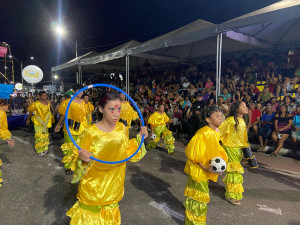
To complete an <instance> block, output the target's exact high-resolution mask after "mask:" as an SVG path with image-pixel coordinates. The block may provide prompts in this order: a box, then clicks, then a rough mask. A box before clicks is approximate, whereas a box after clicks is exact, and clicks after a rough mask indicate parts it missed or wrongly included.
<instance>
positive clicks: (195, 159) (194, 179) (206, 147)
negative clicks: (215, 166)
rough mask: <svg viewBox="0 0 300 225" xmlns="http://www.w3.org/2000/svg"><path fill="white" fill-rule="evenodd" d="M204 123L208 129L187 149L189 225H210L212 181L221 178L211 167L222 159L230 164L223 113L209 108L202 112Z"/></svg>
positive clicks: (218, 108)
mask: <svg viewBox="0 0 300 225" xmlns="http://www.w3.org/2000/svg"><path fill="white" fill-rule="evenodd" d="M201 117H202V120H203V122H205V124H206V126H204V127H203V128H201V129H200V130H198V131H197V133H196V134H195V136H193V138H192V139H191V141H190V142H189V144H188V146H187V147H186V149H185V154H186V156H187V162H186V165H185V168H184V172H185V173H186V174H188V182H187V185H186V188H185V192H184V194H185V196H186V200H185V202H184V207H185V224H186V225H190V224H201V225H205V224H206V213H207V204H208V202H209V200H210V198H209V190H208V183H209V180H212V181H214V182H217V179H218V174H216V173H213V172H212V170H211V166H209V162H210V159H212V158H214V157H221V158H223V159H224V160H225V161H227V155H226V153H225V151H224V149H223V148H222V146H221V145H220V143H219V141H220V133H219V130H218V126H220V125H221V123H222V122H223V114H222V109H221V108H220V107H218V106H209V107H206V108H205V109H204V111H203V112H202V115H201Z"/></svg>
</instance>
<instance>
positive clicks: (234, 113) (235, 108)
mask: <svg viewBox="0 0 300 225" xmlns="http://www.w3.org/2000/svg"><path fill="white" fill-rule="evenodd" d="M242 103H243V102H242V101H237V102H234V103H232V104H231V107H230V111H229V114H228V117H230V116H233V118H234V121H235V125H234V127H235V130H237V128H238V125H239V120H238V109H239V107H240V105H241V104H242ZM243 119H244V120H246V119H245V115H244V116H243Z"/></svg>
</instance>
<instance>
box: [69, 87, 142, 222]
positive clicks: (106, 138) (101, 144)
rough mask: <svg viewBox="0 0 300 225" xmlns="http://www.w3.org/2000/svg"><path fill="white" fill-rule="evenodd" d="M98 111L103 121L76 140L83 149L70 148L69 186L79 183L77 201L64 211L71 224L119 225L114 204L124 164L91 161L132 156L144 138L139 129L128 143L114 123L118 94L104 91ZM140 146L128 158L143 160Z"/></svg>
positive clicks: (121, 128)
mask: <svg viewBox="0 0 300 225" xmlns="http://www.w3.org/2000/svg"><path fill="white" fill-rule="evenodd" d="M99 106H100V107H99V110H100V112H101V113H102V114H103V118H102V120H101V121H100V122H97V123H96V124H92V125H89V126H88V127H87V128H86V129H85V130H84V131H83V132H82V133H81V134H80V135H79V137H78V139H77V143H78V145H79V146H80V147H81V148H82V149H83V150H79V151H78V150H77V149H76V148H74V149H73V153H74V154H73V156H74V159H75V160H76V168H75V173H74V177H73V181H72V182H73V183H74V182H77V181H79V180H80V183H79V186H78V194H77V198H78V201H77V202H76V203H75V205H74V206H73V207H72V208H71V209H70V210H69V211H68V212H67V215H68V216H69V217H71V222H70V224H71V225H81V224H85V225H95V224H98V225H100V224H103V225H104V224H114V225H117V224H121V216H120V211H119V205H118V202H119V201H121V199H122V198H123V195H124V181H125V170H126V163H125V162H124V163H121V164H104V163H99V162H95V161H91V159H90V157H91V156H92V155H93V156H94V157H96V158H100V159H101V160H105V161H118V160H122V159H125V158H127V157H128V156H130V155H132V154H133V153H134V152H135V151H136V149H137V148H138V146H139V145H140V142H141V137H142V135H145V138H146V137H147V136H148V132H147V128H146V127H142V129H141V131H140V133H139V134H138V135H137V136H136V138H134V139H131V140H129V137H128V133H127V130H126V127H125V126H124V124H123V123H120V122H118V120H119V116H120V113H121V102H120V95H119V93H116V92H107V93H105V94H103V95H102V96H101V97H100V99H99ZM145 154H146V149H145V146H144V144H143V145H142V148H141V150H140V151H139V152H138V153H137V155H135V156H134V157H133V158H131V161H133V162H137V161H139V160H140V159H142V158H143V157H144V155H145Z"/></svg>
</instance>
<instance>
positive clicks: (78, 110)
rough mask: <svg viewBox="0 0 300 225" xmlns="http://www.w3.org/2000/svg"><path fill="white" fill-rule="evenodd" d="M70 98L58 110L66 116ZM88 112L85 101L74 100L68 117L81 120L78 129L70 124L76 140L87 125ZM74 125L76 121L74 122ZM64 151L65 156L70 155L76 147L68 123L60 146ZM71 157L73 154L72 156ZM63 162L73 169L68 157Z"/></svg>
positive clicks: (67, 167) (77, 120) (66, 166)
mask: <svg viewBox="0 0 300 225" xmlns="http://www.w3.org/2000/svg"><path fill="white" fill-rule="evenodd" d="M69 101H70V99H66V100H65V101H63V102H62V103H61V105H60V107H59V109H58V112H59V114H60V115H61V116H65V114H66V109H67V106H68V104H69ZM86 116H87V112H86V108H85V102H84V101H82V102H81V103H77V102H75V101H72V103H71V105H70V108H69V113H68V119H71V120H73V121H74V122H79V123H80V126H79V129H78V130H75V129H74V127H71V126H69V129H70V132H71V134H72V137H73V138H74V140H75V141H77V138H78V135H80V134H81V133H82V131H83V130H84V129H85V128H86V127H87V120H86ZM73 126H74V123H73ZM60 148H61V149H62V151H63V153H64V155H65V156H70V155H71V154H72V149H73V148H74V144H73V143H72V141H71V139H70V137H69V135H68V132H67V129H66V125H65V124H64V144H62V146H61V147H60ZM70 157H71V156H70ZM62 162H63V163H64V167H65V168H66V169H72V168H71V164H70V162H69V161H68V160H67V159H65V158H64V159H63V160H62Z"/></svg>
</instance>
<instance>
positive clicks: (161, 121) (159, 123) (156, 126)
mask: <svg viewBox="0 0 300 225" xmlns="http://www.w3.org/2000/svg"><path fill="white" fill-rule="evenodd" d="M169 121H170V119H169V117H168V116H167V115H166V113H163V114H160V113H158V112H154V113H153V114H152V115H151V116H150V117H149V119H148V124H151V125H153V132H154V133H155V135H156V139H154V140H153V139H152V140H151V141H150V142H149V143H148V144H147V149H148V150H151V149H152V148H155V147H156V145H157V143H158V142H159V141H160V136H161V135H162V137H163V138H164V143H165V145H166V148H167V150H168V153H169V154H170V153H173V152H174V148H175V146H174V142H175V138H174V137H173V135H172V131H170V130H168V128H167V127H166V123H167V122H169Z"/></svg>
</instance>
